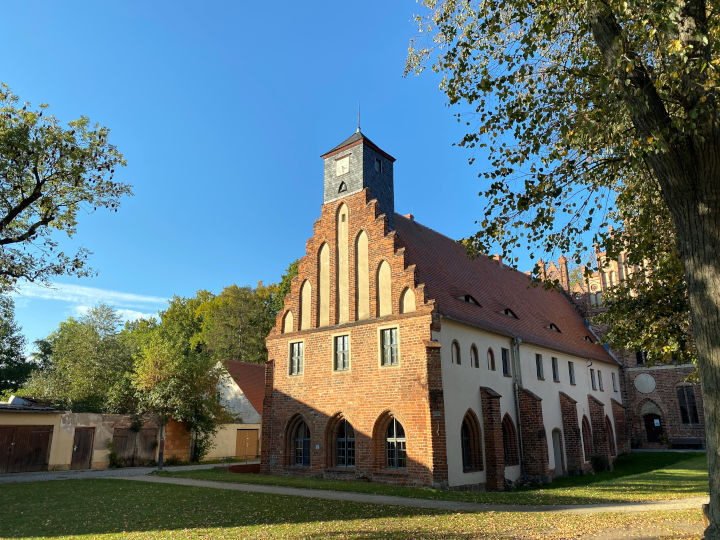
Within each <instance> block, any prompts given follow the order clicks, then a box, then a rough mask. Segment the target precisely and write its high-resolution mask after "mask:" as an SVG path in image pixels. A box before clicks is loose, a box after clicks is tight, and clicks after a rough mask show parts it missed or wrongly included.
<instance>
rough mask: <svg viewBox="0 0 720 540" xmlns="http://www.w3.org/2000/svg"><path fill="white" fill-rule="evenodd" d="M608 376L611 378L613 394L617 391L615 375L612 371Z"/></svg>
mask: <svg viewBox="0 0 720 540" xmlns="http://www.w3.org/2000/svg"><path fill="white" fill-rule="evenodd" d="M610 375H611V376H612V383H613V392H617V391H618V385H617V375H616V374H615V372H614V371H613V372H612V373H610Z"/></svg>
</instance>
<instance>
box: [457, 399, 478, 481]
mask: <svg viewBox="0 0 720 540" xmlns="http://www.w3.org/2000/svg"><path fill="white" fill-rule="evenodd" d="M460 448H461V450H462V462H463V471H464V472H470V471H481V470H482V469H483V459H482V446H481V436H480V423H479V422H478V419H477V416H475V414H473V412H472V411H468V412H467V413H466V414H465V418H463V423H462V426H461V428H460Z"/></svg>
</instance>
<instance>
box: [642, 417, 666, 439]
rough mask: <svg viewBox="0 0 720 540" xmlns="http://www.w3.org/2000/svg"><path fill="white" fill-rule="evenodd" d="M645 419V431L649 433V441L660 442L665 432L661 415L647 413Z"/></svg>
mask: <svg viewBox="0 0 720 540" xmlns="http://www.w3.org/2000/svg"><path fill="white" fill-rule="evenodd" d="M643 419H644V420H645V432H646V433H647V440H648V442H660V438H661V437H662V434H663V428H662V420H661V418H660V416H658V415H657V414H646V415H645V416H644V417H643Z"/></svg>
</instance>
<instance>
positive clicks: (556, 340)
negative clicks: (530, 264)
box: [395, 214, 617, 364]
mask: <svg viewBox="0 0 720 540" xmlns="http://www.w3.org/2000/svg"><path fill="white" fill-rule="evenodd" d="M395 229H396V231H397V236H398V239H399V241H400V242H399V243H400V245H401V246H404V247H405V257H406V259H405V260H406V262H407V264H415V265H416V272H417V282H418V283H419V284H420V283H424V284H425V286H426V295H427V297H428V298H430V299H434V300H435V308H436V310H437V311H438V312H439V313H440V314H441V315H443V316H445V317H447V318H450V319H454V320H457V321H460V322H463V323H466V324H469V325H472V326H475V327H478V328H482V329H484V330H488V331H490V332H494V333H497V334H502V335H505V336H508V337H518V338H520V339H522V341H523V342H525V343H530V344H534V345H538V346H542V347H547V348H548V349H553V350H556V351H560V352H564V353H568V354H571V355H574V356H580V357H584V358H591V359H593V360H599V361H602V362H609V363H612V364H617V362H616V361H615V360H614V359H613V358H612V357H611V356H610V354H609V353H608V352H607V351H606V350H605V348H604V347H603V346H602V345H600V344H599V343H597V342H595V341H596V340H595V338H594V336H593V334H592V333H591V332H590V330H589V329H588V328H587V327H586V326H585V321H584V319H583V318H582V317H581V316H580V314H579V313H578V312H577V311H575V308H574V307H573V306H572V304H571V303H570V300H568V298H566V297H565V296H563V294H561V293H560V292H558V291H556V290H547V289H545V288H543V287H542V286H532V283H531V279H530V278H529V277H528V276H527V275H525V274H524V273H522V272H518V271H517V270H513V269H512V268H509V267H507V266H504V265H502V264H500V263H498V262H496V261H493V260H490V259H489V258H487V257H478V258H476V259H469V258H468V256H467V252H466V250H465V247H464V246H463V245H461V244H458V243H457V242H455V241H454V240H452V239H450V238H448V237H447V236H444V235H442V234H440V233H438V232H436V231H434V230H432V229H430V228H428V227H425V226H424V225H421V224H419V223H418V222H416V221H415V220H414V219H408V218H406V217H404V216H401V215H399V214H395ZM465 295H470V296H472V297H473V298H474V299H476V300H477V301H478V302H479V304H480V305H479V306H477V305H475V304H472V303H468V302H466V301H464V300H460V299H459V298H460V297H464V296H465ZM508 308H509V309H510V310H512V312H513V313H515V314H516V315H517V319H516V318H514V317H512V316H508V315H504V314H503V311H504V310H506V309H508ZM551 323H553V324H555V325H556V326H557V327H558V328H559V329H560V332H556V331H554V330H551V329H550V328H549V326H550V324H551ZM585 336H590V337H591V338H592V341H593V343H589V342H588V341H586V340H585Z"/></svg>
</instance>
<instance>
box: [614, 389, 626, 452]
mask: <svg viewBox="0 0 720 540" xmlns="http://www.w3.org/2000/svg"><path fill="white" fill-rule="evenodd" d="M610 403H611V404H612V414H613V419H614V420H615V444H616V445H617V453H618V455H620V454H627V453H628V452H629V451H630V438H629V436H628V429H627V411H626V409H625V407H624V406H623V405H622V404H621V403H620V402H619V401H616V400H614V399H612V400H611V401H610Z"/></svg>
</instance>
